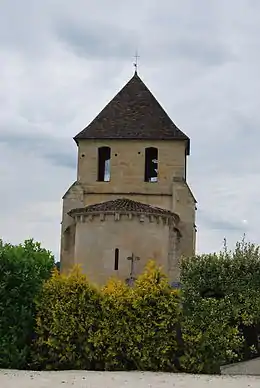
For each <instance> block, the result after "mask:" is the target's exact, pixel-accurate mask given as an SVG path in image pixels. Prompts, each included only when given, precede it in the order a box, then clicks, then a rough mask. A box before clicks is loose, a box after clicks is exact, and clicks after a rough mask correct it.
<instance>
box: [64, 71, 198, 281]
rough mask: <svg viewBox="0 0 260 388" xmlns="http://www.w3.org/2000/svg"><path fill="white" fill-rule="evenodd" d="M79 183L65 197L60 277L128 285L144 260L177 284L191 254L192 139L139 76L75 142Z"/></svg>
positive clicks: (193, 235) (193, 238) (193, 236)
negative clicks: (78, 272)
mask: <svg viewBox="0 0 260 388" xmlns="http://www.w3.org/2000/svg"><path fill="white" fill-rule="evenodd" d="M74 141H75V142H76V144H77V148H78V165H77V180H76V181H75V182H74V183H73V184H72V185H71V186H70V188H69V189H68V191H67V192H66V193H65V194H64V196H63V209H62V223H61V253H60V256H61V257H60V261H61V272H62V273H67V272H68V271H69V270H70V269H71V268H72V267H73V266H74V265H75V264H79V265H80V266H81V268H82V270H83V272H84V273H85V274H86V275H87V276H88V278H89V280H90V281H91V282H93V283H95V284H98V285H103V284H104V283H106V281H107V280H108V279H109V278H111V277H117V278H118V279H120V280H122V281H125V282H128V283H129V284H130V283H131V282H133V281H134V280H135V278H136V276H138V275H139V274H140V273H142V272H143V269H144V267H145V265H146V263H147V261H149V260H155V261H156V262H157V263H158V265H160V266H162V267H163V270H164V272H165V273H166V274H167V276H168V278H169V280H170V282H178V281H179V276H180V269H179V264H180V259H181V257H187V256H191V255H194V254H195V241H196V226H195V213H196V200H195V198H194V196H193V194H192V191H191V189H190V187H189V185H188V183H187V174H186V172H187V157H188V155H189V154H190V139H189V137H188V136H187V135H186V134H185V133H184V132H182V131H181V130H180V129H179V128H178V127H177V126H176V125H175V124H174V123H173V121H172V120H171V119H170V117H169V116H168V115H167V113H166V112H165V111H164V109H163V108H162V106H161V105H160V104H159V102H158V101H157V100H156V98H155V97H154V96H153V94H152V93H151V91H150V90H149V89H148V87H147V86H146V85H145V84H144V82H143V81H142V79H141V78H140V77H139V75H138V73H137V71H135V73H134V75H133V76H132V77H131V79H130V80H129V81H128V82H127V83H126V85H125V86H124V87H123V88H122V89H121V90H120V91H119V92H118V93H117V94H116V96H115V97H114V98H113V99H112V100H111V101H110V102H109V103H108V104H107V105H106V106H105V108H104V109H103V110H102V111H101V112H100V113H99V114H98V116H97V117H96V118H95V119H94V120H93V121H92V122H91V123H90V124H89V125H88V126H87V127H86V128H84V129H83V130H82V131H81V132H79V133H78V134H77V135H76V136H75V137H74Z"/></svg>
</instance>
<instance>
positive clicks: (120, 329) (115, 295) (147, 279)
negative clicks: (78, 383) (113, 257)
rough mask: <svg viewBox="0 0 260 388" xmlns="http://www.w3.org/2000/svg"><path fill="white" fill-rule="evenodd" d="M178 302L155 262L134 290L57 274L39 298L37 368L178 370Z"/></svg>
mask: <svg viewBox="0 0 260 388" xmlns="http://www.w3.org/2000/svg"><path fill="white" fill-rule="evenodd" d="M179 302H180V300H179V295H178V293H177V292H176V291H173V290H172V289H170V287H169V285H168V282H167V280H166V278H165V277H164V276H163V274H162V273H161V272H160V270H159V269H157V268H156V267H155V266H154V265H153V264H152V263H150V264H149V266H148V267H147V269H146V271H145V273H144V274H143V275H142V276H141V277H140V278H139V279H138V281H137V282H136V285H135V287H134V288H129V287H127V286H126V285H125V284H123V283H121V282H119V281H116V280H111V281H110V282H109V283H108V284H107V285H106V286H105V287H104V288H103V289H102V290H98V289H96V288H94V287H93V286H91V285H90V284H89V283H88V281H87V279H86V277H85V276H83V275H82V274H81V273H80V272H79V270H78V269H75V270H74V271H73V272H72V273H71V274H70V275H69V276H60V275H58V273H57V272H55V273H54V274H53V277H52V278H51V279H50V280H49V281H48V282H46V283H45V285H44V287H43V290H42V293H41V295H40V297H39V300H38V302H37V326H36V335H37V338H36V341H35V343H34V351H33V354H34V364H33V366H34V368H40V369H42V368H43V369H105V370H129V369H131V370H133V369H139V370H167V371H175V370H176V366H175V357H176V352H177V340H176V325H177V323H178V320H179V315H180V303H179Z"/></svg>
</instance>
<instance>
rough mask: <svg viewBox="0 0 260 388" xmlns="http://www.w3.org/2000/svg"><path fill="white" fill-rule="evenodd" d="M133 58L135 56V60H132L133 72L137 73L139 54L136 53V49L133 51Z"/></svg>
mask: <svg viewBox="0 0 260 388" xmlns="http://www.w3.org/2000/svg"><path fill="white" fill-rule="evenodd" d="M134 58H135V62H134V67H135V73H137V66H138V58H140V56H139V55H138V52H137V50H136V52H135V56H134Z"/></svg>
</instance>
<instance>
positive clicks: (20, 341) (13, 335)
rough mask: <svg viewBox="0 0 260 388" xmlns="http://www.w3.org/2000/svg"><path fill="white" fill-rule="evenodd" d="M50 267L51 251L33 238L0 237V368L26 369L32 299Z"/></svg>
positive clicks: (33, 307)
mask: <svg viewBox="0 0 260 388" xmlns="http://www.w3.org/2000/svg"><path fill="white" fill-rule="evenodd" d="M53 266H54V258H53V256H52V254H51V253H50V252H49V251H47V250H45V249H43V248H42V247H41V245H40V244H39V243H37V242H34V241H33V240H26V241H25V242H24V243H23V244H19V245H11V244H5V243H3V241H2V240H0V367H1V368H15V369H19V368H26V367H27V366H28V361H29V354H30V342H31V339H32V333H33V326H34V317H35V306H34V298H35V296H36V295H37V293H38V292H39V290H40V288H41V285H42V283H43V281H44V280H45V279H47V278H48V277H49V276H50V273H51V270H52V268H53Z"/></svg>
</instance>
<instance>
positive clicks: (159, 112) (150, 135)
mask: <svg viewBox="0 0 260 388" xmlns="http://www.w3.org/2000/svg"><path fill="white" fill-rule="evenodd" d="M80 139H129V140H131V139H135V140H136V139H137V140H138V139H139V140H185V141H186V142H187V150H189V138H188V136H187V135H185V134H184V133H183V132H182V131H181V130H180V129H179V128H178V127H177V126H176V125H175V124H174V122H173V121H172V120H171V118H170V116H169V115H168V113H167V112H166V111H165V110H164V108H163V107H162V106H161V104H160V103H159V102H158V100H157V99H156V97H155V96H154V95H153V94H152V92H151V91H150V89H149V88H148V87H147V86H146V84H145V83H144V82H143V81H142V79H141V78H140V76H139V75H138V74H137V73H134V75H133V76H132V77H131V78H130V80H129V81H128V82H127V83H126V84H125V85H124V86H123V88H121V90H119V91H118V93H117V94H116V95H115V96H114V97H113V98H112V100H110V101H109V102H108V103H107V104H106V106H105V107H104V108H103V109H102V110H101V112H100V113H99V114H98V115H97V116H96V117H95V118H94V119H93V120H92V121H91V122H90V124H88V125H87V127H85V128H84V129H83V130H82V131H81V132H79V133H78V134H77V135H76V136H75V137H74V140H75V141H76V142H78V140H80Z"/></svg>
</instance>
